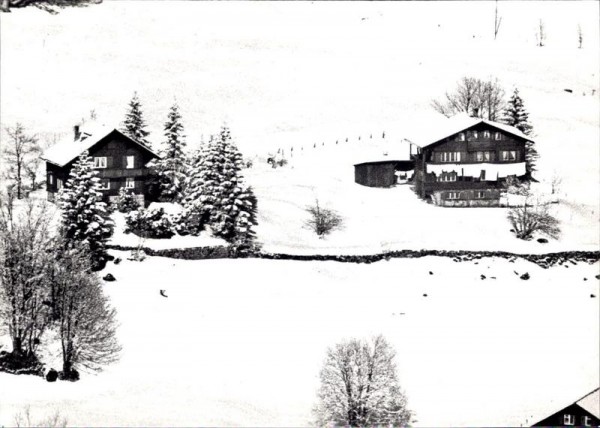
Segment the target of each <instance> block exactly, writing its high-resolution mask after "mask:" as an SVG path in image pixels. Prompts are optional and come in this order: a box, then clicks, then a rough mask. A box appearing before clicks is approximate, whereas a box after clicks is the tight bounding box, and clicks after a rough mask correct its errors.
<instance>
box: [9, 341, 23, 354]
mask: <svg viewBox="0 0 600 428" xmlns="http://www.w3.org/2000/svg"><path fill="white" fill-rule="evenodd" d="M12 346H13V350H12V353H13V355H23V344H22V343H21V338H20V337H14V338H13V340H12Z"/></svg>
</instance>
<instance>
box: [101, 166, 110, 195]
mask: <svg viewBox="0 0 600 428" xmlns="http://www.w3.org/2000/svg"><path fill="white" fill-rule="evenodd" d="M105 159H106V158H105ZM108 189H110V180H109V179H107V178H103V179H101V180H100V190H108Z"/></svg>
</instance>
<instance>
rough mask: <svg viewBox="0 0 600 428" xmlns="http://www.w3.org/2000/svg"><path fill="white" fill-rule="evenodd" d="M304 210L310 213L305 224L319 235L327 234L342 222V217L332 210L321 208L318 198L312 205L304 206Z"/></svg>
mask: <svg viewBox="0 0 600 428" xmlns="http://www.w3.org/2000/svg"><path fill="white" fill-rule="evenodd" d="M306 211H308V213H309V214H310V218H309V219H308V220H307V221H306V225H307V226H308V227H310V228H311V229H312V230H313V231H314V232H315V233H316V234H317V235H319V237H322V236H324V235H327V234H328V233H330V232H331V231H332V230H333V229H336V228H338V227H340V225H341V224H342V218H341V217H340V216H339V215H338V214H337V213H336V212H335V211H333V210H330V209H327V208H321V206H320V205H319V200H318V199H317V200H316V201H315V204H314V205H311V206H309V207H306Z"/></svg>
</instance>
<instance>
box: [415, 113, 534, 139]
mask: <svg viewBox="0 0 600 428" xmlns="http://www.w3.org/2000/svg"><path fill="white" fill-rule="evenodd" d="M480 123H485V124H487V125H489V126H491V127H493V128H497V129H499V130H501V131H504V132H506V133H508V134H511V135H514V136H516V137H519V138H522V139H524V140H527V141H532V139H531V137H529V136H527V135H525V134H523V133H522V132H521V131H519V130H518V129H517V128H515V127H514V126H510V125H507V124H505V123H499V122H493V121H491V120H487V119H480V118H477V117H470V116H468V115H466V114H458V115H456V116H453V117H451V118H448V119H445V120H443V119H442V120H437V121H435V122H434V123H428V125H427V130H425V131H424V130H423V129H421V130H413V132H410V133H409V134H410V135H411V137H412V138H409V141H411V142H412V143H413V144H416V145H418V146H420V147H427V146H430V145H432V144H435V143H438V142H440V141H441V140H443V139H445V138H448V137H450V136H452V135H455V134H458V133H459V132H462V131H464V130H466V129H469V128H471V127H473V126H475V125H478V124H480Z"/></svg>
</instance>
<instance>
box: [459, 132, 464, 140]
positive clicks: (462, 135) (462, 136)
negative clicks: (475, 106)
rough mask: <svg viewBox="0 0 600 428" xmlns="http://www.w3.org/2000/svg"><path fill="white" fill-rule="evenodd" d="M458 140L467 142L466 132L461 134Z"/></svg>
mask: <svg viewBox="0 0 600 428" xmlns="http://www.w3.org/2000/svg"><path fill="white" fill-rule="evenodd" d="M458 140H459V141H465V133H464V132H461V133H460V134H458Z"/></svg>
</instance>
